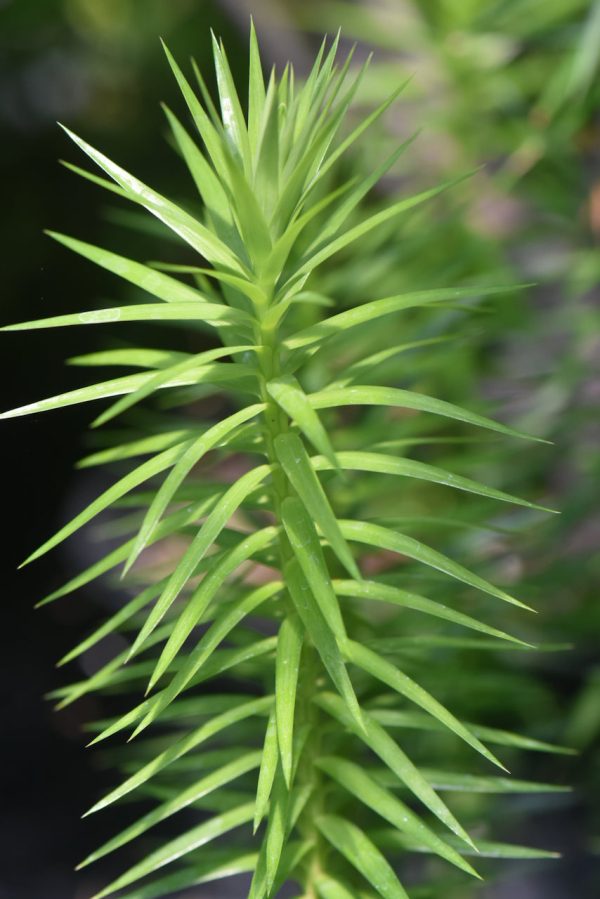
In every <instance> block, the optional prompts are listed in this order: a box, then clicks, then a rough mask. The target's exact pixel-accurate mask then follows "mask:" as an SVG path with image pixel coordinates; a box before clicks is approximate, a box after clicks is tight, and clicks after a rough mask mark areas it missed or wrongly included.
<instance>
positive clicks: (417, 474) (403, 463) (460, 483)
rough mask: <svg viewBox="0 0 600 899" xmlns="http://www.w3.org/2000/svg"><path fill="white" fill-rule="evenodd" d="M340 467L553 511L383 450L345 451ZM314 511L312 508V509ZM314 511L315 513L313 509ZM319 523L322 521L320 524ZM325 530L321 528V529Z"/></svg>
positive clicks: (325, 463) (324, 462)
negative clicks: (382, 451)
mask: <svg viewBox="0 0 600 899" xmlns="http://www.w3.org/2000/svg"><path fill="white" fill-rule="evenodd" d="M336 460H337V463H338V466H339V467H340V468H341V469H343V470H344V471H348V470H353V471H372V472H375V473H379V474H393V475H400V476H401V477H407V478H417V479H418V480H423V481H431V482H433V483H434V484H443V485H444V486H445V487H453V488H454V489H455V490H464V491H466V492H467V493H476V494H478V495H479V496H487V497H488V498H489V499H496V500H500V501H501V502H505V503H514V504H515V505H517V506H525V507H526V508H528V509H539V510H540V511H542V512H551V511H552V510H551V509H547V508H545V507H544V506H538V505H536V504H535V503H530V502H527V500H524V499H519V497H516V496H511V495H510V494H509V493H503V492H502V491H501V490H495V489H494V488H493V487H487V486H486V485H485V484H479V483H478V482H477V481H472V480H471V479H470V478H464V477H461V476H460V475H456V474H452V473H451V472H449V471H444V470H443V469H441V468H436V467H435V466H433V465H427V464H426V463H425V462H417V461H415V460H414V459H398V458H397V457H396V456H388V455H384V454H383V453H353V452H342V453H337V454H336ZM311 462H312V466H313V468H314V469H316V470H317V471H323V470H325V469H328V468H332V467H333V466H332V465H331V463H330V462H329V460H328V459H326V458H320V457H319V456H315V457H313V459H312V460H311ZM309 511H311V510H309ZM311 514H313V515H314V513H313V512H312V511H311ZM319 526H321V525H320V523H319ZM321 529H322V528H321Z"/></svg>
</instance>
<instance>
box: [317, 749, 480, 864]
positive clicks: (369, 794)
mask: <svg viewBox="0 0 600 899" xmlns="http://www.w3.org/2000/svg"><path fill="white" fill-rule="evenodd" d="M318 766H319V768H321V769H322V770H323V771H325V773H326V774H328V775H329V776H330V777H332V778H333V779H334V780H336V781H338V783H340V784H341V785H342V786H343V787H344V788H345V789H346V790H348V791H349V792H350V793H352V794H353V795H355V796H356V797H357V798H358V799H360V801H361V802H363V803H364V804H365V805H367V806H368V807H369V808H370V809H372V810H373V811H374V812H376V814H378V815H380V816H381V817H382V818H385V819H386V820H387V821H389V822H390V823H391V824H393V825H394V826H395V827H397V828H398V830H401V831H402V832H403V833H407V834H409V835H410V836H412V837H413V838H415V839H417V840H419V842H422V843H424V844H425V845H426V846H429V848H430V849H432V850H433V852H435V853H436V854H437V855H439V856H441V857H442V858H444V859H446V861H448V862H450V863H451V864H453V865H456V867H458V868H460V869H461V870H462V871H466V872H467V873H468V874H471V875H472V876H474V877H478V876H479V875H478V874H477V872H476V871H474V870H473V868H472V867H471V865H469V864H468V863H467V862H465V860H464V859H463V858H461V857H460V855H459V854H458V853H457V852H456V850H454V849H452V847H451V846H449V845H448V844H447V843H445V842H444V841H443V840H442V839H440V837H438V836H437V835H436V834H435V833H434V832H433V831H432V830H430V829H429V827H427V826H426V825H425V824H424V823H423V821H421V819H420V818H418V817H417V815H415V814H414V813H413V812H412V811H411V810H410V809H409V808H408V806H406V805H405V804H404V803H403V802H400V801H399V800H398V799H396V797H395V796H393V795H392V794H391V793H390V792H389V791H387V790H385V789H383V788H382V787H380V786H379V785H378V784H377V783H376V782H375V781H374V780H373V779H372V778H371V777H370V776H369V775H368V774H366V773H365V771H364V770H363V769H362V768H359V766H358V765H354V764H353V763H351V762H347V761H345V760H344V759H342V758H337V757H335V756H331V757H323V758H320V759H319V761H318Z"/></svg>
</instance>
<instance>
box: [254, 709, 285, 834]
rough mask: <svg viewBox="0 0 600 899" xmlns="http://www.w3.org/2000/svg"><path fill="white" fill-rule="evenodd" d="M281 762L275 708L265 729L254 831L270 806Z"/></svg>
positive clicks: (257, 786)
mask: <svg viewBox="0 0 600 899" xmlns="http://www.w3.org/2000/svg"><path fill="white" fill-rule="evenodd" d="M278 764H279V750H278V747H277V722H276V718H275V709H273V710H272V712H271V714H270V715H269V720H268V722H267V727H266V730H265V741H264V743H263V749H262V757H261V763H260V771H259V774H258V783H257V785H256V802H255V804H254V833H256V831H257V830H258V828H259V827H260V824H261V822H262V820H263V818H264V816H265V814H266V812H267V809H268V807H269V800H270V798H271V790H272V789H273V783H274V781H275V774H276V772H277V766H278Z"/></svg>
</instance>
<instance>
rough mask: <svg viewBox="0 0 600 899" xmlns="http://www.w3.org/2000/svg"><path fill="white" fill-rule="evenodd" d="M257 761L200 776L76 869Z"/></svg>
mask: <svg viewBox="0 0 600 899" xmlns="http://www.w3.org/2000/svg"><path fill="white" fill-rule="evenodd" d="M260 758H261V755H260V752H249V753H246V754H245V755H242V756H241V757H240V758H239V759H236V760H235V761H233V762H228V763H227V764H226V765H223V766H222V767H221V768H218V769H217V770H216V771H212V772H211V773H210V774H207V775H206V777H201V778H200V780H198V781H196V783H194V784H192V785H191V786H190V787H187V789H185V790H184V791H183V792H182V793H180V794H179V795H178V796H176V797H175V798H174V799H169V800H168V801H167V802H163V803H161V804H160V805H158V806H157V807H156V808H155V809H153V810H152V811H151V812H148V814H146V815H143V817H141V818H139V819H138V820H137V821H136V822H135V823H134V824H131V825H130V826H129V827H126V828H125V830H123V831H121V833H119V834H117V836H115V837H113V838H112V839H110V840H108V842H106V843H104V845H103V846H101V847H100V848H99V849H97V850H96V851H95V852H92V853H91V855H89V856H88V857H87V858H86V859H84V861H82V862H81V864H80V865H78V866H77V867H78V868H84V867H86V865H90V864H91V863H92V862H95V861H97V860H98V859H100V858H102V857H103V856H105V855H108V854H109V853H110V852H114V851H115V849H119V848H120V847H121V846H124V845H125V844H126V843H128V842H130V840H134V839H136V837H139V836H140V835H141V834H143V833H145V832H146V831H147V830H149V829H150V828H151V827H154V826H155V825H156V824H158V823H159V822H160V821H164V820H165V818H169V817H170V816H171V815H175V814H176V813H177V812H180V811H181V810H182V809H184V808H187V807H188V806H190V805H193V803H194V802H197V801H198V800H199V799H202V798H203V797H204V796H207V795H208V794H209V793H211V792H213V791H214V790H218V789H219V788H220V787H223V786H225V785H226V784H228V783H231V781H232V780H235V779H236V778H238V777H241V776H242V775H243V774H246V773H247V772H248V771H252V770H253V769H254V768H257V767H258V766H259V764H260Z"/></svg>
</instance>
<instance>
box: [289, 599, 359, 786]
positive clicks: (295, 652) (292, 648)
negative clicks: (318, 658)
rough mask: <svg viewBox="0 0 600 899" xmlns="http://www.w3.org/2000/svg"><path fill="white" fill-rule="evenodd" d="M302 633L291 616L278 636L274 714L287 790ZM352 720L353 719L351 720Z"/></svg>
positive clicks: (292, 755) (300, 626)
mask: <svg viewBox="0 0 600 899" xmlns="http://www.w3.org/2000/svg"><path fill="white" fill-rule="evenodd" d="M303 638H304V634H303V629H302V625H301V623H300V620H299V619H298V618H297V617H296V616H295V615H288V617H287V618H286V619H285V620H284V621H283V622H282V624H281V627H280V628H279V633H278V635H277V657H276V663H275V712H276V723H277V739H278V742H279V753H280V756H281V767H282V769H283V774H284V777H285V782H286V784H287V787H288V789H289V788H290V787H291V783H292V770H293V759H294V752H293V746H294V712H295V707H296V691H297V688H298V674H299V671H300V656H301V652H302V643H303ZM352 720H353V719H352Z"/></svg>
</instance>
